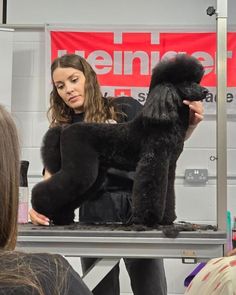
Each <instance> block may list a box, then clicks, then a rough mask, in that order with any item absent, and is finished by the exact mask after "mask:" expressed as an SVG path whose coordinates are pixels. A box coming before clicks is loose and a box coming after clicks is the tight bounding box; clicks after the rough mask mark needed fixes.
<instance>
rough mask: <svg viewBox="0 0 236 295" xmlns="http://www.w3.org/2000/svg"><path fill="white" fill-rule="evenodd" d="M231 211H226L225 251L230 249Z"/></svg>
mask: <svg viewBox="0 0 236 295" xmlns="http://www.w3.org/2000/svg"><path fill="white" fill-rule="evenodd" d="M231 228H232V227H231V213H230V211H227V251H231V250H232V229H231Z"/></svg>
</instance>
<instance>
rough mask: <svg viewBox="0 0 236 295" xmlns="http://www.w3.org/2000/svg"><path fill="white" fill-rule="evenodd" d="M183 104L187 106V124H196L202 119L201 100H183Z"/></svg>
mask: <svg viewBox="0 0 236 295" xmlns="http://www.w3.org/2000/svg"><path fill="white" fill-rule="evenodd" d="M183 103H184V104H186V105H188V106H189V109H190V112H189V125H191V126H197V124H198V123H200V122H201V121H202V120H203V110H204V109H203V104H202V102H201V101H189V100H184V101H183Z"/></svg>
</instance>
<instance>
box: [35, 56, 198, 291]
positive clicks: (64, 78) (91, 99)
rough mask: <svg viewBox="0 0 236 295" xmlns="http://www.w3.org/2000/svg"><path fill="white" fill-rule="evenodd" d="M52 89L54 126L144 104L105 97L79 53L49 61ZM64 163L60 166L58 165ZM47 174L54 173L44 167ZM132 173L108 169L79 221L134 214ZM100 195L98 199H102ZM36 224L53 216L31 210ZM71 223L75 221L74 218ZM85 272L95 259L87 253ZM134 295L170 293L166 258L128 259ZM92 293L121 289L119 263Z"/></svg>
mask: <svg viewBox="0 0 236 295" xmlns="http://www.w3.org/2000/svg"><path fill="white" fill-rule="evenodd" d="M51 77H52V84H53V90H52V93H51V97H50V109H49V118H50V127H52V126H56V125H62V124H73V123H75V122H97V123H100V122H103V123H104V122H107V123H116V122H125V121H130V120H132V119H133V118H134V117H135V116H136V114H137V113H138V112H139V111H140V110H141V108H142V105H141V104H140V103H139V102H138V101H136V100H134V99H132V98H130V97H128V98H127V97H121V98H116V99H113V100H110V101H109V100H108V99H104V98H103V97H102V94H101V90H100V86H99V83H98V80H97V76H96V73H95V72H94V70H93V69H92V67H91V66H90V65H89V64H88V63H87V62H86V60H85V59H84V58H82V57H80V56H78V55H75V54H68V55H64V56H62V57H60V58H57V59H56V60H54V61H53V63H52V66H51ZM185 103H186V104H188V105H189V107H190V109H191V112H190V113H191V117H190V124H191V127H190V128H189V130H188V132H187V135H186V136H187V137H189V136H190V135H191V133H192V131H193V129H194V128H195V126H196V125H197V124H198V123H199V122H200V121H201V120H202V118H203V116H202V104H201V103H197V102H192V103H189V102H188V101H185ZM59 166H60V165H59ZM45 177H50V174H49V173H48V171H47V167H45ZM132 185H133V175H132V173H127V172H125V171H120V170H117V169H109V171H108V173H107V178H106V181H105V182H104V184H103V185H102V187H101V188H100V189H99V190H98V192H97V196H96V197H97V199H95V200H93V201H87V202H85V203H84V204H83V205H82V206H81V208H80V222H85V223H107V222H113V223H114V222H120V223H126V222H127V221H128V220H129V218H130V217H131V213H132V212H131V192H132ZM98 196H99V198H98ZM30 217H31V220H32V222H33V223H34V224H42V225H48V224H49V220H48V218H47V217H46V216H43V215H41V214H39V213H38V212H36V211H35V210H33V209H32V210H31V211H30ZM72 222H73V220H72ZM81 261H82V268H83V271H86V269H88V268H89V267H90V266H91V264H93V263H94V259H89V258H83V259H81ZM125 265H126V268H127V271H128V273H129V276H130V279H131V287H132V290H133V293H134V295H139V294H140V295H141V294H142V295H143V294H145V295H154V294H155V295H156V294H159V295H162V294H163V295H164V294H167V290H166V279H165V273H164V267H163V260H162V259H125ZM93 293H94V294H101V295H106V294H109V295H111V294H114V295H116V294H117V295H118V294H120V289H119V266H118V265H117V266H115V267H114V268H113V270H112V271H111V272H110V273H109V274H108V275H107V276H106V277H105V278H104V279H103V281H102V282H101V283H100V284H99V285H98V286H97V287H96V288H95V289H94V290H93Z"/></svg>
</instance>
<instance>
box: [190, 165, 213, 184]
mask: <svg viewBox="0 0 236 295" xmlns="http://www.w3.org/2000/svg"><path fill="white" fill-rule="evenodd" d="M185 181H186V182H187V183H192V184H194V183H195V184H205V183H207V181H208V170H207V169H185Z"/></svg>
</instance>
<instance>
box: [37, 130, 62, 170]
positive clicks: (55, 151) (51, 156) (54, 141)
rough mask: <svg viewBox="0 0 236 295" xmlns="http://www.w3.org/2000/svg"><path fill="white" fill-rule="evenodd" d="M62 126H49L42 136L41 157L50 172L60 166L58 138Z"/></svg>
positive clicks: (59, 137) (58, 168)
mask: <svg viewBox="0 0 236 295" xmlns="http://www.w3.org/2000/svg"><path fill="white" fill-rule="evenodd" d="M61 131H62V127H61V126H57V127H53V128H50V129H49V130H48V131H47V132H46V134H45V135H44V137H43V143H42V146H41V157H42V161H43V165H44V167H45V168H46V169H47V170H48V171H49V172H50V173H52V174H54V173H56V172H57V171H59V170H60V168H61V152H60V139H61Z"/></svg>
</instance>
